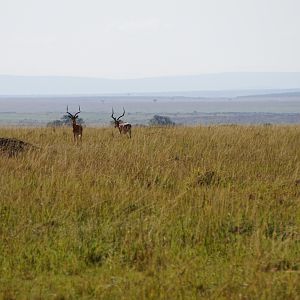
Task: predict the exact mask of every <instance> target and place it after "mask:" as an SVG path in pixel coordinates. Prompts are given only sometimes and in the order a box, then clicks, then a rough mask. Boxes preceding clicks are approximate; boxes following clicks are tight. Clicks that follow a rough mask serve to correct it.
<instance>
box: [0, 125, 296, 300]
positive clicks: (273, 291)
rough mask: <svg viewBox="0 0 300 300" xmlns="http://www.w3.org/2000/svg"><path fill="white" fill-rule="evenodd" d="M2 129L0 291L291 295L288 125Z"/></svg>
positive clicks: (9, 295)
mask: <svg viewBox="0 0 300 300" xmlns="http://www.w3.org/2000/svg"><path fill="white" fill-rule="evenodd" d="M0 136H1V137H15V138H19V139H22V140H24V141H27V142H30V143H32V144H34V145H38V146H40V147H41V149H40V150H39V151H33V152H29V153H26V154H23V155H20V156H18V157H16V158H8V157H6V156H1V157H0V170H1V174H0V192H1V194H0V297H1V296H2V298H4V299H73V298H77V299H79V298H80V299H93V298H96V299H199V298H203V299H207V298H211V299H300V296H299V295H300V230H299V225H300V184H299V185H297V184H296V182H297V180H298V179H300V126H286V127H285V126H252V127H247V126H212V127H175V128H134V129H133V138H132V139H131V140H130V139H128V138H126V137H125V136H120V135H119V134H118V132H117V130H114V129H113V128H102V129H94V128H85V130H84V133H83V143H82V145H81V146H75V145H73V143H72V134H71V129H70V128H64V129H57V130H53V129H50V128H37V129H10V128H6V129H5V128H2V129H0Z"/></svg>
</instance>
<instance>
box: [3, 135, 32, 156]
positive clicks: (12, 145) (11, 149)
mask: <svg viewBox="0 0 300 300" xmlns="http://www.w3.org/2000/svg"><path fill="white" fill-rule="evenodd" d="M33 148H35V146H33V145H31V144H29V143H26V142H23V141H21V140H17V139H13V138H0V154H4V155H8V156H9V157H12V156H16V155H18V154H19V153H22V152H24V151H27V150H29V149H33Z"/></svg>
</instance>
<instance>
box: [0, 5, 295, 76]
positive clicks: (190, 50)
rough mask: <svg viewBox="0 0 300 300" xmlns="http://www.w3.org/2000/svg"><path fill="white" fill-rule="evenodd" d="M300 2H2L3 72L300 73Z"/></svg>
mask: <svg viewBox="0 0 300 300" xmlns="http://www.w3.org/2000/svg"><path fill="white" fill-rule="evenodd" d="M299 15H300V0H106V1H105V0H0V41H1V44H0V74H12V75H72V76H93V77H107V78H135V77H149V76H163V75H188V74H202V73H208V72H209V73H212V72H232V71H300V17H299Z"/></svg>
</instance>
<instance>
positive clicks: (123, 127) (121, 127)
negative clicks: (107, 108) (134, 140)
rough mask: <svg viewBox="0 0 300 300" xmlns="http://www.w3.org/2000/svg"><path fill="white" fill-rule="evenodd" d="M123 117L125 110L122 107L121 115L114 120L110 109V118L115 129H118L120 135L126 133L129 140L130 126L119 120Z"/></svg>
mask: <svg viewBox="0 0 300 300" xmlns="http://www.w3.org/2000/svg"><path fill="white" fill-rule="evenodd" d="M124 115H125V109H124V107H123V115H121V116H120V117H118V118H115V117H114V109H113V108H112V112H111V117H112V118H113V120H114V122H115V128H118V129H119V131H120V133H123V134H126V133H128V134H129V138H131V124H129V123H127V122H123V121H122V120H120V119H121V118H122V117H124Z"/></svg>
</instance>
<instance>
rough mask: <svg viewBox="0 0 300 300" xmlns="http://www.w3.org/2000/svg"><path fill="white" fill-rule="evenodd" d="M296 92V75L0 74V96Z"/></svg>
mask: <svg viewBox="0 0 300 300" xmlns="http://www.w3.org/2000/svg"><path fill="white" fill-rule="evenodd" d="M286 91H291V92H299V91H300V72H295V73H287V72H286V73H265V72H262V73H220V74H204V75H195V76H174V77H156V78H141V79H102V78H86V77H59V76H10V75H0V95H7V96H9V95H105V94H106V95H112V94H123V95H131V96H134V95H143V94H151V95H157V96H159V95H165V96H176V95H178V96H192V97H196V96H202V97H237V96H246V95H254V94H273V93H282V92H284V93H285V92H286Z"/></svg>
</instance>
